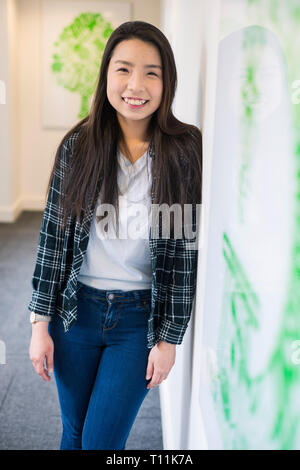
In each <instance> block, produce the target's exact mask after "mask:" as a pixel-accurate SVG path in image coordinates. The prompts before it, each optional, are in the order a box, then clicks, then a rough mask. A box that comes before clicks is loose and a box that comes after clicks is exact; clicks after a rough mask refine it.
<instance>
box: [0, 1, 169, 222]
mask: <svg viewBox="0 0 300 470" xmlns="http://www.w3.org/2000/svg"><path fill="white" fill-rule="evenodd" d="M49 1H51V0H49ZM62 1H68V0H62ZM118 1H120V2H123V1H124V2H126V0H118ZM130 3H131V5H132V20H143V21H148V22H150V23H153V24H154V25H155V26H157V27H160V0H152V1H151V2H146V1H140V0H133V1H131V2H130ZM40 11H41V2H40V0H0V59H1V60H0V80H4V81H5V82H6V84H7V91H8V93H7V94H8V98H7V104H6V105H0V141H1V148H0V152H1V153H0V157H1V158H0V178H1V180H0V183H1V184H0V221H3V222H4V221H7V222H13V221H14V220H15V219H16V218H17V216H18V214H19V213H20V212H21V211H22V210H43V209H44V206H45V196H46V187H47V182H48V178H49V174H50V170H51V166H52V162H53V159H54V156H55V151H56V148H57V146H58V144H59V142H60V140H61V138H62V137H63V136H64V134H65V132H66V131H62V130H54V129H43V128H42V127H41V48H40V37H41V35H40V28H41V21H40Z"/></svg>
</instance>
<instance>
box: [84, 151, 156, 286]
mask: <svg viewBox="0 0 300 470" xmlns="http://www.w3.org/2000/svg"><path fill="white" fill-rule="evenodd" d="M117 159H118V177H117V179H118V187H119V220H118V221H117V231H116V230H115V225H114V224H113V223H112V222H111V221H112V218H110V219H109V220H110V222H109V230H108V232H107V231H105V230H107V222H108V218H107V217H105V218H104V219H103V221H101V222H100V221H99V220H98V217H97V215H98V216H99V215H103V214H104V211H100V203H101V191H100V194H99V197H98V201H97V204H96V207H95V211H94V215H93V220H92V222H91V228H90V236H89V242H88V247H87V251H86V254H85V256H84V259H83V262H82V265H81V269H80V272H79V275H78V280H79V281H80V282H82V283H83V284H87V285H89V286H92V287H95V288H97V289H105V290H110V289H121V290H124V291H125V290H136V289H151V278H152V268H151V259H150V251H149V230H150V224H151V215H152V214H151V184H152V176H151V161H152V159H151V158H150V155H149V153H148V150H147V151H146V152H145V153H144V154H143V155H142V156H141V157H140V158H139V159H138V160H137V161H136V162H134V163H133V164H132V163H131V162H130V161H129V160H128V159H127V158H126V157H125V156H124V155H123V153H122V152H121V151H120V149H118V153H117ZM105 220H106V223H105V222H104V221H105Z"/></svg>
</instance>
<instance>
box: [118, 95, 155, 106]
mask: <svg viewBox="0 0 300 470" xmlns="http://www.w3.org/2000/svg"><path fill="white" fill-rule="evenodd" d="M121 98H122V100H123V101H124V103H126V104H128V105H129V106H131V107H134V108H141V107H142V106H145V104H147V103H148V101H149V100H145V103H143V104H131V103H127V102H126V101H125V99H124V97H123V96H122V97H121Z"/></svg>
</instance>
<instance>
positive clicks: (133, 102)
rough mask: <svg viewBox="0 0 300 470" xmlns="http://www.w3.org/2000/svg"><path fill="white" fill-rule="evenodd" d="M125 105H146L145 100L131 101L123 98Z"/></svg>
mask: <svg viewBox="0 0 300 470" xmlns="http://www.w3.org/2000/svg"><path fill="white" fill-rule="evenodd" d="M123 99H124V101H125V102H126V103H129V104H135V105H140V104H144V103H146V101H147V100H132V99H128V98H123Z"/></svg>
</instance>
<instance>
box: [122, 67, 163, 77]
mask: <svg viewBox="0 0 300 470" xmlns="http://www.w3.org/2000/svg"><path fill="white" fill-rule="evenodd" d="M123 70H125V72H128V69H125V68H124V67H122V68H120V69H118V70H117V72H122V71H123ZM150 73H152V74H153V75H155V76H156V77H158V75H157V73H155V72H149V74H150Z"/></svg>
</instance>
